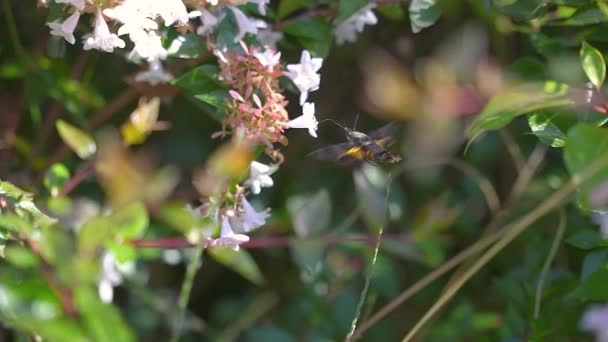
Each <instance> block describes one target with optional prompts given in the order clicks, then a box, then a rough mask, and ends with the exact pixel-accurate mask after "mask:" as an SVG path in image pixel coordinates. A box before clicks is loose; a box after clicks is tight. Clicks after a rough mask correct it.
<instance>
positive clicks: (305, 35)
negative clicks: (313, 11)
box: [283, 17, 333, 58]
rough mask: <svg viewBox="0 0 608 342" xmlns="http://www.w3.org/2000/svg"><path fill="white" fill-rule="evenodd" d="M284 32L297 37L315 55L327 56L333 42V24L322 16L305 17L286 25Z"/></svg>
mask: <svg viewBox="0 0 608 342" xmlns="http://www.w3.org/2000/svg"><path fill="white" fill-rule="evenodd" d="M283 32H284V33H285V34H286V35H289V36H292V37H295V38H296V39H297V40H298V42H299V43H300V44H302V46H303V47H304V48H305V49H306V50H308V51H310V52H311V54H312V55H313V56H315V57H322V58H325V57H327V55H328V54H329V50H330V48H331V43H332V39H333V36H332V26H331V24H330V23H329V22H328V21H327V20H325V19H324V18H321V17H315V18H313V19H310V18H304V19H300V20H297V21H294V22H292V23H289V24H287V25H285V27H284V30H283Z"/></svg>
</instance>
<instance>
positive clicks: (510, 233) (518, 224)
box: [403, 154, 608, 342]
mask: <svg viewBox="0 0 608 342" xmlns="http://www.w3.org/2000/svg"><path fill="white" fill-rule="evenodd" d="M606 164H608V154H606V155H605V156H604V157H602V158H600V159H597V160H595V161H594V162H593V163H592V164H591V165H589V166H588V167H586V168H585V169H584V170H583V171H582V172H580V173H578V174H575V175H573V176H572V178H571V180H570V181H569V182H568V183H567V184H565V185H564V186H563V187H562V188H561V189H559V190H557V191H555V192H554V193H553V194H552V195H551V196H550V197H549V198H547V199H546V200H544V201H543V202H542V203H541V204H539V205H538V206H537V207H536V208H534V210H532V211H530V212H529V213H527V214H526V215H525V216H524V217H522V218H520V219H519V220H517V221H515V222H514V223H512V224H510V225H507V226H506V227H505V228H503V229H502V230H501V231H504V232H505V234H504V236H503V237H502V238H501V239H500V240H499V241H497V242H496V244H494V245H493V246H492V247H491V248H490V249H488V251H487V252H485V253H484V254H483V255H482V256H481V257H480V258H479V259H477V260H476V262H475V263H474V264H473V265H471V267H470V268H468V269H467V270H466V272H465V273H464V274H463V275H462V276H460V277H459V278H458V279H456V280H455V281H454V283H453V284H451V285H450V286H449V288H447V289H446V290H445V291H444V292H443V293H442V295H441V296H440V297H439V299H438V300H437V301H436V302H435V304H433V306H431V308H430V309H429V310H428V311H427V312H426V313H425V314H424V316H423V317H422V318H421V319H420V320H419V321H418V322H417V323H416V325H414V327H413V328H412V329H411V330H410V331H409V332H408V334H407V335H406V336H405V337H404V338H403V342H407V341H410V340H411V339H412V338H414V336H415V335H416V334H417V333H418V331H420V329H421V328H422V327H423V326H424V325H425V324H426V323H427V322H428V321H429V320H430V319H431V318H432V317H433V316H434V315H435V313H437V312H438V311H439V310H441V308H443V307H444V305H445V304H447V303H448V302H449V301H450V300H451V299H452V298H453V297H454V295H456V293H457V292H458V291H459V290H460V289H461V288H462V287H463V286H464V284H466V282H467V281H468V280H469V279H471V278H472V277H473V276H474V275H475V274H476V273H477V272H478V271H479V270H480V269H481V268H483V267H484V266H485V265H486V264H487V263H488V262H489V261H490V260H492V259H493V258H494V257H495V256H496V255H497V254H498V253H499V252H500V251H501V250H502V249H503V248H505V247H506V246H507V245H508V244H509V243H511V242H512V241H513V240H514V239H515V238H516V237H518V236H519V234H521V233H522V232H523V231H524V230H525V229H526V228H528V227H529V226H530V225H531V224H533V223H534V222H536V221H537V220H538V219H540V218H541V217H543V216H545V215H547V214H548V213H549V212H550V211H552V210H554V209H555V208H557V207H558V206H560V205H561V204H562V203H563V202H564V201H565V200H566V199H567V198H568V197H570V195H572V193H574V191H575V190H576V184H575V182H574V181H573V180H576V183H577V184H578V183H579V182H584V181H585V180H587V179H589V178H590V177H592V176H594V175H595V174H596V173H597V172H598V171H599V170H600V169H601V168H602V167H605V166H606Z"/></svg>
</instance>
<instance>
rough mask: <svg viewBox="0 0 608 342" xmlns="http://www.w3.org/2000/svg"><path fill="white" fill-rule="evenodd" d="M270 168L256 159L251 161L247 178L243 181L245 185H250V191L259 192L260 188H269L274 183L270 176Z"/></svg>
mask: <svg viewBox="0 0 608 342" xmlns="http://www.w3.org/2000/svg"><path fill="white" fill-rule="evenodd" d="M271 170H272V169H271V167H270V166H269V165H266V164H262V163H260V162H257V161H253V162H251V166H250V167H249V179H248V180H247V181H246V182H245V185H249V186H250V187H251V192H252V193H253V194H254V195H257V194H259V193H260V192H261V191H262V188H270V187H272V186H273V185H274V182H273V181H272V178H270V174H271Z"/></svg>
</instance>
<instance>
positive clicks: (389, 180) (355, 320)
mask: <svg viewBox="0 0 608 342" xmlns="http://www.w3.org/2000/svg"><path fill="white" fill-rule="evenodd" d="M392 179H393V178H392V177H391V176H390V175H389V177H388V178H387V180H386V194H385V196H384V206H385V208H388V198H389V196H390V193H391V183H392ZM384 214H385V215H386V212H385V213H384ZM383 232H384V223H383V224H382V225H381V226H380V229H379V230H378V238H377V239H376V246H375V248H374V254H373V256H372V260H371V263H370V264H369V267H368V270H367V274H366V276H365V284H364V285H363V290H361V296H360V297H359V303H358V304H357V310H356V311H355V317H353V320H352V322H351V324H350V330H349V331H348V334H346V338H345V339H344V341H346V342H348V341H350V340H351V338H352V337H353V334H354V333H355V330H356V329H357V323H358V321H359V317H360V316H361V311H362V310H363V304H365V299H366V298H367V291H368V290H369V286H370V284H371V283H372V276H373V274H374V266H375V265H376V260H377V259H378V251H379V250H380V243H381V242H382V233H383Z"/></svg>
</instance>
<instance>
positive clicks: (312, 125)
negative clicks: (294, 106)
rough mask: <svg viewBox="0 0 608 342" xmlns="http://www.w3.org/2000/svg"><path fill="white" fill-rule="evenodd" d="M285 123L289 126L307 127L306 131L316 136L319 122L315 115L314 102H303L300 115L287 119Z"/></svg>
mask: <svg viewBox="0 0 608 342" xmlns="http://www.w3.org/2000/svg"><path fill="white" fill-rule="evenodd" d="M286 125H287V127H289V128H307V129H308V133H309V134H310V135H311V136H313V137H315V138H316V137H317V128H318V125H319V123H318V122H317V118H316V117H315V104H314V103H310V102H306V103H304V106H303V108H302V115H300V116H299V117H297V118H295V119H293V120H291V121H289V122H288V123H287V124H286Z"/></svg>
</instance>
